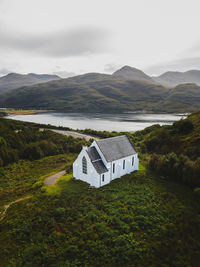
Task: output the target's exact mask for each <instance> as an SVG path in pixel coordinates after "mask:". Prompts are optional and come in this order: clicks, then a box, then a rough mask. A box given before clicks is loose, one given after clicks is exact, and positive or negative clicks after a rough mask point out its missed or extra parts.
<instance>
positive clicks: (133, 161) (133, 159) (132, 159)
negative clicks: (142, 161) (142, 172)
mask: <svg viewBox="0 0 200 267" xmlns="http://www.w3.org/2000/svg"><path fill="white" fill-rule="evenodd" d="M133 165H134V157H132V166H133Z"/></svg>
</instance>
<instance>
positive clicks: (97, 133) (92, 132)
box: [79, 129, 119, 138]
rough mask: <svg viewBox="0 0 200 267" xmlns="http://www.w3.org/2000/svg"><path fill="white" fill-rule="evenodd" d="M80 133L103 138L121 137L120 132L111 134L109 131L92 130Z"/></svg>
mask: <svg viewBox="0 0 200 267" xmlns="http://www.w3.org/2000/svg"><path fill="white" fill-rule="evenodd" d="M79 132H80V133H84V134H89V135H91V136H94V137H101V138H109V137H114V136H117V135H119V133H118V132H115V131H113V132H109V131H97V130H92V129H84V130H79Z"/></svg>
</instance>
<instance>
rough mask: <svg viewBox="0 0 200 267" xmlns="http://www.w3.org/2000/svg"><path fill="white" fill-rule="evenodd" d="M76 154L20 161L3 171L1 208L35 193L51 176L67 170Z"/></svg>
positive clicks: (0, 187) (0, 180)
mask: <svg viewBox="0 0 200 267" xmlns="http://www.w3.org/2000/svg"><path fill="white" fill-rule="evenodd" d="M74 157H76V154H68V155H66V154H61V155H56V156H50V157H46V158H42V159H40V160H35V161H28V160H20V161H18V162H17V163H14V164H10V165H8V166H6V167H5V168H4V169H3V172H2V173H1V176H0V206H2V205H3V204H6V203H7V202H8V201H12V200H15V199H17V198H18V197H20V196H23V195H24V194H27V193H30V192H34V191H35V189H37V187H40V186H41V185H43V181H44V179H45V178H47V177H48V176H50V175H53V174H54V173H56V172H59V171H60V170H63V169H65V167H66V165H67V164H69V162H70V164H71V162H72V161H73V160H74Z"/></svg>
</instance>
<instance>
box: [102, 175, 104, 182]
mask: <svg viewBox="0 0 200 267" xmlns="http://www.w3.org/2000/svg"><path fill="white" fill-rule="evenodd" d="M102 182H104V174H103V175H102Z"/></svg>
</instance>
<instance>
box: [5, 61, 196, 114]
mask: <svg viewBox="0 0 200 267" xmlns="http://www.w3.org/2000/svg"><path fill="white" fill-rule="evenodd" d="M188 73H189V74H188ZM194 73H196V75H194ZM198 73H200V71H188V72H186V76H187V77H188V79H189V77H190V79H191V77H193V78H195V79H196V80H195V81H197V80H198ZM168 74H169V72H168ZM21 76H23V82H24V80H25V79H28V80H29V79H30V80H32V83H35V84H32V85H28V86H20V87H18V88H16V89H13V88H11V87H9V85H8V84H9V83H7V90H6V89H4V90H2V93H1V97H0V107H7V108H22V109H51V110H63V111H70V112H107V113H109V112H113V113H116V112H144V111H145V112H192V111H196V110H198V109H200V86H198V85H197V84H195V83H183V84H178V85H176V86H166V85H165V86H163V85H161V84H160V83H159V82H158V80H157V81H156V79H155V77H154V79H153V78H152V77H150V76H148V75H146V74H145V73H144V72H142V71H140V70H138V69H135V68H132V67H129V66H124V67H123V68H121V69H120V70H118V71H116V72H114V73H113V74H112V75H108V74H100V73H87V74H84V75H78V76H74V77H72V78H67V79H61V78H59V77H58V76H56V75H38V74H27V75H21ZM21 76H20V75H18V74H8V75H7V76H5V77H2V78H1V79H0V81H1V80H2V79H3V78H4V80H5V79H7V80H8V81H10V84H12V85H13V86H14V84H15V83H14V81H15V80H16V84H17V85H19V83H20V82H17V81H18V80H17V79H16V78H18V77H19V78H21ZM24 76H25V77H24ZM179 76H180V75H179ZM199 76H200V75H199ZM159 77H161V78H160V79H162V80H166V81H167V82H168V83H169V80H170V81H171V80H172V78H169V77H172V76H170V75H167V73H166V74H163V75H161V76H159ZM173 77H175V76H173ZM46 79H50V80H51V81H48V82H46ZM157 79H158V77H157ZM19 80H20V79H19ZM30 80H29V82H30ZM36 80H39V83H38V82H36ZM175 80H176V79H175V78H174V79H173V83H175ZM185 81H186V80H185ZM176 82H177V80H176ZM171 84H172V82H171ZM0 85H1V83H0ZM0 89H1V87H0ZM3 91H4V92H3Z"/></svg>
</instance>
